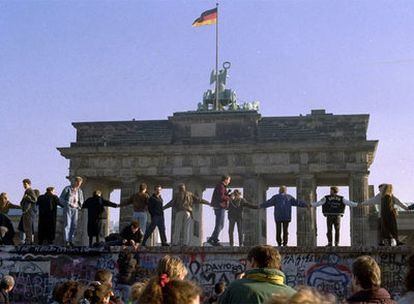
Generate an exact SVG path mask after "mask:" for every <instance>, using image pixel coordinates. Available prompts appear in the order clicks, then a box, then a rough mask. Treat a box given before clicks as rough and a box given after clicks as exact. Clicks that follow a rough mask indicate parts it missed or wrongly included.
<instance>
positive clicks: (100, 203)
mask: <svg viewBox="0 0 414 304" xmlns="http://www.w3.org/2000/svg"><path fill="white" fill-rule="evenodd" d="M105 207H118V205H117V204H115V203H112V202H110V201H107V200H105V199H103V198H102V197H100V196H98V195H95V196H92V197H90V198H88V199H87V200H86V201H85V203H84V204H83V205H82V209H88V236H98V235H99V233H100V231H101V227H102V220H105V219H106V218H107V214H106V210H105Z"/></svg>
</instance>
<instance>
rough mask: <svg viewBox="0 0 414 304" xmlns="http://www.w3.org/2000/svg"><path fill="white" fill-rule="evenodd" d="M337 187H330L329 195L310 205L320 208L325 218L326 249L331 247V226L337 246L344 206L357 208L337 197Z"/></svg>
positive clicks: (353, 203)
mask: <svg viewBox="0 0 414 304" xmlns="http://www.w3.org/2000/svg"><path fill="white" fill-rule="evenodd" d="M338 192H339V189H338V187H335V186H333V187H331V193H330V194H329V195H326V196H324V197H323V198H322V199H321V200H320V201H318V202H315V203H312V207H318V206H322V213H323V215H324V216H325V217H326V225H327V228H328V229H327V233H326V237H327V238H328V245H327V246H328V247H331V246H332V226H333V227H334V228H335V246H338V245H339V235H340V228H341V218H342V217H343V216H344V212H345V206H349V207H357V206H358V203H355V202H352V201H348V200H347V199H345V198H344V197H343V196H340V195H338Z"/></svg>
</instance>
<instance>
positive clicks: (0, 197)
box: [0, 192, 22, 214]
mask: <svg viewBox="0 0 414 304" xmlns="http://www.w3.org/2000/svg"><path fill="white" fill-rule="evenodd" d="M10 209H22V207H20V206H18V205H15V204H12V203H11V202H10V201H9V199H8V197H7V193H6V192H2V193H0V213H3V214H8V213H9V210H10Z"/></svg>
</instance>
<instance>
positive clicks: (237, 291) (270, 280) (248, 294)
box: [219, 245, 296, 304]
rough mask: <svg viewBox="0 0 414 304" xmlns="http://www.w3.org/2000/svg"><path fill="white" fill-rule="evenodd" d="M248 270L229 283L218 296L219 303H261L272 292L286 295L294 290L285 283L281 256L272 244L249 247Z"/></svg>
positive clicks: (270, 295)
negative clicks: (238, 278)
mask: <svg viewBox="0 0 414 304" xmlns="http://www.w3.org/2000/svg"><path fill="white" fill-rule="evenodd" d="M247 261H248V263H249V267H250V270H247V271H246V272H245V275H244V276H243V278H242V279H240V280H235V281H233V282H231V283H230V285H229V286H228V287H227V289H226V291H225V292H224V293H223V295H222V296H221V297H220V298H219V303H220V304H236V303H237V304H247V303H249V304H262V303H265V301H266V300H268V299H270V298H271V297H272V295H273V294H275V293H280V294H282V295H284V294H286V295H288V296H290V295H293V294H294V293H296V291H295V290H294V289H293V288H291V287H289V286H287V285H286V278H285V275H284V274H283V272H282V271H281V270H280V269H281V263H282V257H281V256H280V253H279V251H277V250H276V249H275V248H273V247H272V246H268V245H260V246H255V247H253V248H252V249H250V251H249V253H248V255H247Z"/></svg>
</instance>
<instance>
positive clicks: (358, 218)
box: [349, 172, 375, 246]
mask: <svg viewBox="0 0 414 304" xmlns="http://www.w3.org/2000/svg"><path fill="white" fill-rule="evenodd" d="M349 199H350V200H351V201H354V202H362V201H365V200H366V199H368V174H367V173H359V172H356V173H353V174H351V176H350V177H349ZM369 230H370V229H369V206H360V207H355V208H351V245H352V246H367V245H368V246H369V245H375V244H374V242H375V240H372V239H371V238H370V237H369Z"/></svg>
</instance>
